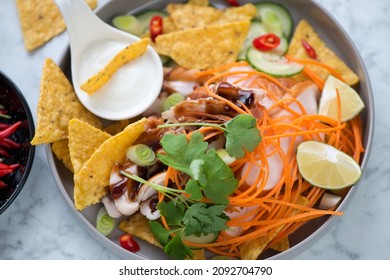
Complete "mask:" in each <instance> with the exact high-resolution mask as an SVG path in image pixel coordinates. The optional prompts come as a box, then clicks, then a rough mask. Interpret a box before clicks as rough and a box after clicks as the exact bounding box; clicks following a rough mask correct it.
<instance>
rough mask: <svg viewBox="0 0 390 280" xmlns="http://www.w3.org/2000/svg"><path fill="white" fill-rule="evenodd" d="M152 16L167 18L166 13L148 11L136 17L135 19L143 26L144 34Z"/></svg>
mask: <svg viewBox="0 0 390 280" xmlns="http://www.w3.org/2000/svg"><path fill="white" fill-rule="evenodd" d="M154 16H161V17H163V18H164V17H167V16H168V15H167V13H166V12H164V11H161V10H148V11H145V12H143V13H140V14H138V15H136V17H137V19H138V20H139V21H140V22H141V23H142V24H143V26H144V28H145V29H144V32H146V31H147V30H148V28H149V23H150V20H151V19H152V17H154Z"/></svg>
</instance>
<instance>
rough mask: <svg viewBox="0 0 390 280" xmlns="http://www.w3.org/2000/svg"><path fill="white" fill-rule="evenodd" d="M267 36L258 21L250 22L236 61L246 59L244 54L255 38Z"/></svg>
mask: <svg viewBox="0 0 390 280" xmlns="http://www.w3.org/2000/svg"><path fill="white" fill-rule="evenodd" d="M264 34H267V31H266V30H265V28H264V26H263V24H262V23H261V22H259V21H252V22H251V26H250V28H249V31H248V35H247V36H246V38H245V41H244V43H243V44H242V47H241V50H240V53H239V54H238V60H245V59H246V52H247V51H248V48H249V47H251V46H252V42H253V40H254V39H255V38H257V37H259V36H261V35H264Z"/></svg>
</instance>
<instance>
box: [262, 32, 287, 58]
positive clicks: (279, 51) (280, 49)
mask: <svg viewBox="0 0 390 280" xmlns="http://www.w3.org/2000/svg"><path fill="white" fill-rule="evenodd" d="M287 50H288V41H287V38H286V37H284V36H283V35H281V36H280V44H279V46H277V47H276V48H275V49H273V50H270V51H267V52H266V53H273V54H276V55H279V56H282V55H284V54H286V53H287Z"/></svg>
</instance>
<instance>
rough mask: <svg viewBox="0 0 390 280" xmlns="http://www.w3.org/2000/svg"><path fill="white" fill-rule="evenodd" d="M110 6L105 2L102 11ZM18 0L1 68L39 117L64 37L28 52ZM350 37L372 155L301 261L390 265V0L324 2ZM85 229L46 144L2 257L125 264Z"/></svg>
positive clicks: (2, 30) (5, 24) (1, 220)
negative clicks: (371, 110)
mask: <svg viewBox="0 0 390 280" xmlns="http://www.w3.org/2000/svg"><path fill="white" fill-rule="evenodd" d="M107 1H108V0H99V5H102V4H103V3H105V2H107ZM15 2H16V1H13V0H2V1H0V70H1V71H3V72H4V73H5V74H6V75H8V76H9V77H10V78H11V79H12V80H13V81H14V82H15V83H16V84H17V85H18V87H19V88H20V89H21V91H22V92H23V93H24V95H25V97H26V99H27V101H28V103H29V104H30V106H31V110H32V111H33V113H34V114H35V112H36V106H37V103H38V95H39V82H40V75H41V70H42V65H43V61H44V59H45V58H47V57H51V58H53V59H54V60H55V61H58V59H59V54H60V53H61V52H60V51H62V49H63V48H65V46H66V44H67V40H68V37H67V33H66V32H65V33H63V34H61V35H59V36H57V37H56V38H54V39H53V40H51V41H50V42H49V43H47V44H46V45H45V46H43V47H42V48H40V49H38V50H37V51H35V52H32V53H28V52H27V51H26V50H25V49H24V46H23V39H22V34H21V29H20V24H19V20H18V14H17V10H16V5H15ZM319 2H320V3H321V5H322V6H323V7H325V8H326V9H327V10H328V11H329V12H330V13H331V14H332V15H333V16H334V17H335V18H336V19H337V21H338V22H339V23H340V24H341V26H342V27H343V28H344V29H345V30H346V31H347V33H348V34H349V36H350V37H351V39H352V40H353V42H354V43H355V45H356V47H357V48H358V50H359V51H360V54H361V56H362V58H363V60H364V62H365V64H366V67H367V70H368V73H369V76H370V79H371V84H372V88H373V92H374V98H375V110H376V123H375V137H374V145H373V149H372V153H371V156H370V160H369V162H368V165H367V168H366V170H365V172H364V176H363V178H362V179H361V183H360V185H359V189H358V191H357V192H356V195H355V196H354V199H353V201H352V202H351V204H350V205H349V207H348V209H347V211H346V213H345V215H344V216H343V217H342V218H341V219H342V220H341V221H340V222H338V223H336V224H335V225H334V226H333V227H332V228H331V229H330V230H329V231H328V233H327V234H326V235H325V236H324V237H323V238H321V239H320V240H319V241H318V242H317V243H315V244H314V245H313V246H312V247H310V248H309V249H308V250H306V251H305V252H303V253H302V254H301V255H299V256H298V257H297V259H390V222H389V217H390V207H389V205H390V204H389V201H390V185H389V182H390V163H389V162H390V161H389V159H390V133H389V131H390V122H389V121H388V118H390V110H389V108H390V98H389V97H388V95H389V93H388V91H389V89H388V88H389V87H390V82H389V81H390V66H389V62H390V51H389V48H390V32H389V30H390V21H389V15H390V2H389V1H388V0H373V1H366V0H343V1H341V0H337V1H336V0H321V1H319ZM118 258H119V257H118V256H116V255H114V254H112V253H111V252H110V251H109V250H108V249H107V248H105V247H103V246H102V245H101V244H100V243H98V242H97V241H96V240H95V239H94V238H93V237H92V236H91V235H90V234H89V233H88V232H87V230H86V229H85V228H84V227H83V226H82V225H81V223H80V222H79V220H78V219H77V217H76V216H75V215H74V214H73V213H72V210H71V209H70V207H69V206H68V205H67V203H66V202H65V200H64V198H63V197H62V195H61V193H60V191H59V189H58V187H57V186H56V183H55V181H54V179H53V176H52V174H51V171H50V168H49V165H48V162H47V159H46V154H45V150H44V147H43V146H40V147H37V149H36V158H35V162H34V166H33V169H32V171H31V174H30V177H29V179H28V181H27V184H26V185H25V186H24V189H23V190H22V192H21V193H20V195H19V197H18V198H17V199H16V201H15V202H14V203H13V204H12V205H11V206H10V207H9V208H8V209H7V211H5V212H4V213H3V214H2V215H1V216H0V259H118Z"/></svg>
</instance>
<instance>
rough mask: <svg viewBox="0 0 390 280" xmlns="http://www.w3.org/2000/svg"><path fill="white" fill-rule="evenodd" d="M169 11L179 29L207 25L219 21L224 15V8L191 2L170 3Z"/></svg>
mask: <svg viewBox="0 0 390 280" xmlns="http://www.w3.org/2000/svg"><path fill="white" fill-rule="evenodd" d="M167 11H168V14H169V17H170V18H171V19H172V21H173V23H174V24H175V26H176V28H177V29H178V30H186V29H190V28H199V27H205V26H208V25H210V24H212V23H215V22H217V21H218V20H219V19H220V18H221V17H222V15H223V12H222V10H219V9H216V8H214V7H207V6H195V5H189V4H169V5H168V6H167Z"/></svg>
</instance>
